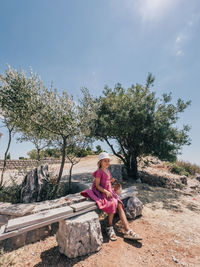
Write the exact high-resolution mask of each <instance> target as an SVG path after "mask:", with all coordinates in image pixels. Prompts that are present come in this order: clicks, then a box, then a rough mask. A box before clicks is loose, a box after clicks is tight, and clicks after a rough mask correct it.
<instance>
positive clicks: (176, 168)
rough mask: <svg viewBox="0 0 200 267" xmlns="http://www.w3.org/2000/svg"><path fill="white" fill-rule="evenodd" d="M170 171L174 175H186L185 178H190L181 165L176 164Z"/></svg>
mask: <svg viewBox="0 0 200 267" xmlns="http://www.w3.org/2000/svg"><path fill="white" fill-rule="evenodd" d="M170 171H171V172H172V173H175V174H178V175H185V176H189V173H188V172H187V171H185V169H184V168H183V167H181V166H179V165H177V164H176V163H173V164H172V166H171V168H170Z"/></svg>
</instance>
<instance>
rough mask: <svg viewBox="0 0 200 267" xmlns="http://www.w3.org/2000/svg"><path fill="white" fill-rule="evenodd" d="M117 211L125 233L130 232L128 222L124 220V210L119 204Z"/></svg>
mask: <svg viewBox="0 0 200 267" xmlns="http://www.w3.org/2000/svg"><path fill="white" fill-rule="evenodd" d="M118 211H119V218H120V220H121V221H122V224H123V225H124V229H125V231H128V230H130V227H129V224H128V220H127V218H126V215H125V212H124V209H123V207H122V204H121V203H119V204H118Z"/></svg>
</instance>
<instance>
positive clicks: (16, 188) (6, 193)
mask: <svg viewBox="0 0 200 267" xmlns="http://www.w3.org/2000/svg"><path fill="white" fill-rule="evenodd" d="M20 193H21V185H17V184H13V185H11V186H7V187H6V186H2V187H0V202H10V203H12V204H16V203H20Z"/></svg>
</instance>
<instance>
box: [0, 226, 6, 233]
mask: <svg viewBox="0 0 200 267" xmlns="http://www.w3.org/2000/svg"><path fill="white" fill-rule="evenodd" d="M5 229H6V226H5V225H2V226H1V227H0V234H3V233H4V232H5Z"/></svg>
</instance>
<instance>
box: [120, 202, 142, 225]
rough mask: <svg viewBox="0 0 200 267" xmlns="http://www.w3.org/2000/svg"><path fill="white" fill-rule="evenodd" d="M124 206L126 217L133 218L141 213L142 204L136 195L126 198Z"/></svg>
mask: <svg viewBox="0 0 200 267" xmlns="http://www.w3.org/2000/svg"><path fill="white" fill-rule="evenodd" d="M124 206H125V213H126V217H127V219H132V220H134V219H135V218H136V217H138V216H140V215H142V209H143V204H142V202H141V201H140V200H139V199H138V198H137V197H130V198H128V199H127V200H126V201H125V203H124Z"/></svg>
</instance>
